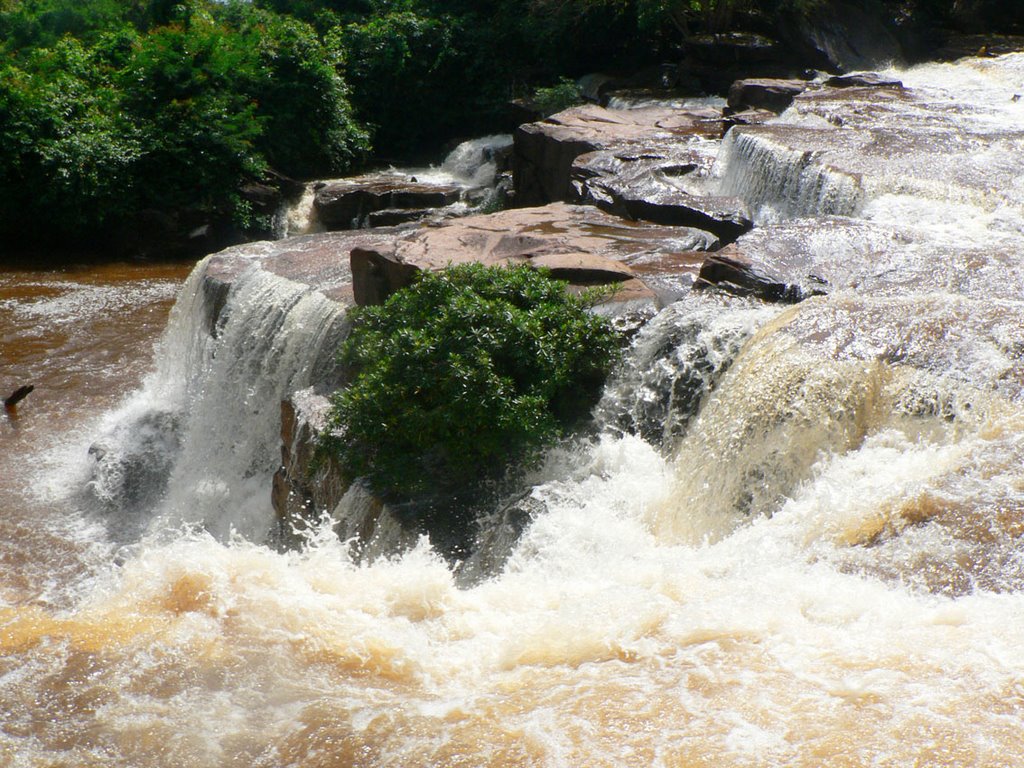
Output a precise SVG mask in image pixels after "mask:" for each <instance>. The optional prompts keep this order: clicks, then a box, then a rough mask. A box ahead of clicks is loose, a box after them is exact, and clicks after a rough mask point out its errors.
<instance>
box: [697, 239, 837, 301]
mask: <svg viewBox="0 0 1024 768" xmlns="http://www.w3.org/2000/svg"><path fill="white" fill-rule="evenodd" d="M810 279H811V280H813V277H811V278H810ZM820 285H821V286H822V288H820V289H807V288H804V287H803V286H801V285H799V284H798V283H787V282H785V281H784V280H782V279H779V278H777V277H775V276H774V275H772V274H770V273H766V272H765V271H763V270H762V269H759V268H758V267H757V266H755V265H754V264H753V262H751V261H750V260H749V259H746V258H744V257H743V255H742V254H741V253H739V252H738V251H737V250H735V249H726V250H724V251H722V252H720V253H716V254H713V255H711V256H709V257H708V258H707V259H705V260H704V263H703V264H702V265H701V268H700V274H699V275H698V276H697V282H696V283H695V284H694V288H697V289H703V288H708V287H715V288H717V289H719V290H722V291H725V292H726V293H731V294H733V295H734V296H750V297H754V298H758V299H761V300H762V301H770V302H776V303H779V304H796V303H797V302H800V301H803V300H804V299H806V298H808V297H809V296H817V295H823V294H824V293H825V290H824V285H825V282H824V281H823V280H822V281H820Z"/></svg>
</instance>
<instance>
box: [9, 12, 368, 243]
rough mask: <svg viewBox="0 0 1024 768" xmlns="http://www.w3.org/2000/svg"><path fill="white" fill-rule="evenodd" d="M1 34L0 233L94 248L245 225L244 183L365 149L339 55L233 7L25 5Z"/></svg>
mask: <svg viewBox="0 0 1024 768" xmlns="http://www.w3.org/2000/svg"><path fill="white" fill-rule="evenodd" d="M168 22H169V23H168ZM0 29H3V30H6V31H8V32H10V33H11V34H10V35H9V36H7V37H6V38H5V39H4V41H3V43H2V44H0V237H4V238H5V239H12V238H15V237H17V236H18V235H19V234H22V233H24V234H26V235H28V234H29V233H31V236H32V237H34V238H40V237H41V238H44V239H45V238H47V237H49V238H50V239H53V240H58V241H60V240H63V241H72V240H73V241H77V242H82V241H88V240H94V241H97V242H99V241H102V240H103V239H104V238H107V237H109V236H110V235H111V233H112V232H114V231H115V230H118V229H119V228H120V229H123V228H124V227H126V226H127V227H130V226H131V225H132V222H134V221H135V220H136V219H138V217H139V216H141V215H143V214H148V213H151V212H156V213H157V214H159V215H166V216H169V217H171V219H172V220H173V219H174V218H175V217H179V216H180V215H182V214H185V217H184V219H183V220H184V221H185V223H186V224H188V223H189V222H202V221H208V222H216V221H223V222H226V221H234V222H235V223H236V224H238V225H242V226H246V225H249V224H251V223H252V218H251V211H250V209H249V206H248V204H247V203H246V202H245V201H244V200H243V199H242V198H241V197H240V196H239V187H240V186H241V184H242V183H243V182H244V181H245V180H248V179H256V178H259V177H260V176H261V174H263V173H264V172H265V171H266V169H267V168H268V167H274V168H275V169H276V170H278V171H281V172H283V173H285V174H290V175H299V176H305V175H315V174H319V173H325V174H336V173H340V172H343V171H344V170H345V169H346V168H347V167H348V166H349V165H350V164H351V163H352V162H353V161H354V160H356V159H357V158H359V157H360V156H361V155H362V154H363V153H365V151H366V149H367V137H366V132H365V131H364V130H363V129H362V128H361V127H360V126H359V125H358V124H357V123H356V122H355V120H354V118H353V116H352V111H351V109H350V107H349V105H348V101H347V97H348V92H347V88H346V85H345V83H344V81H343V76H342V70H343V59H342V56H341V52H340V50H338V49H331V48H330V47H328V46H327V45H325V44H324V42H323V41H322V39H321V38H320V36H319V35H318V34H317V32H316V30H314V29H313V28H312V27H311V26H309V25H308V24H306V23H304V22H302V21H299V20H297V19H293V18H290V17H287V16H280V15H278V14H274V13H272V12H269V11H265V10H259V9H256V8H253V7H252V6H251V4H249V3H247V2H240V1H236V2H230V3H208V2H200V0H191V1H190V2H183V3H182V2H179V3H176V4H173V5H171V4H169V3H166V2H159V1H151V2H141V1H140V2H135V3H131V2H129V3H117V2H113V0H83V1H82V2H70V1H69V0H24V1H23V2H14V3H8V4H7V5H6V6H4V7H3V9H2V10H0ZM189 226H190V225H189Z"/></svg>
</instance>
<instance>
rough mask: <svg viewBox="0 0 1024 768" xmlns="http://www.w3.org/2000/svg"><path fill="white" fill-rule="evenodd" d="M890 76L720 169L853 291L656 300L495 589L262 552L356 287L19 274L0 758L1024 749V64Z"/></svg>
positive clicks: (3, 280)
mask: <svg viewBox="0 0 1024 768" xmlns="http://www.w3.org/2000/svg"><path fill="white" fill-rule="evenodd" d="M888 74H890V75H894V76H897V77H899V78H900V79H901V80H902V81H903V83H904V85H905V86H906V91H905V92H904V91H893V92H892V93H890V92H884V93H882V92H876V93H874V94H872V95H868V96H861V97H859V98H861V101H857V98H858V97H856V96H855V95H842V96H837V95H834V94H832V95H829V94H828V93H826V94H825V95H814V94H811V95H810V97H809V98H806V99H798V100H797V102H796V103H795V104H794V106H793V107H791V108H790V109H789V110H788V111H787V112H786V113H785V114H783V115H782V116H781V117H780V118H779V119H778V120H776V121H773V123H771V124H770V125H768V126H765V127H752V128H745V129H733V131H731V132H730V134H729V135H728V136H727V138H726V139H725V141H724V142H723V145H722V147H721V150H720V152H719V156H718V162H717V165H716V168H715V178H713V179H711V180H710V181H709V183H711V184H714V185H717V186H718V187H719V188H720V190H722V191H726V192H729V193H732V194H739V195H742V196H744V197H745V198H746V199H747V202H748V203H749V204H750V206H751V207H752V209H753V210H755V212H756V213H755V218H756V219H757V221H758V224H759V227H758V229H756V230H755V233H754V235H753V237H755V238H761V241H757V240H756V239H755V240H752V241H750V242H751V243H753V244H754V245H757V244H758V243H759V242H760V245H759V246H758V247H760V248H762V252H772V249H776V252H777V254H781V256H779V258H780V259H781V261H782V262H783V263H784V264H786V265H789V266H791V267H792V268H793V269H794V270H796V272H798V273H800V274H799V275H798V276H801V275H803V276H805V275H804V273H806V272H807V269H811V270H812V271H813V272H814V275H815V279H816V280H818V281H819V282H822V283H823V284H827V286H828V291H827V293H828V295H826V296H816V297H814V298H811V299H808V300H806V301H804V302H802V303H800V304H797V305H795V306H791V307H779V306H771V305H762V304H758V303H755V302H753V301H750V300H746V299H734V298H731V297H726V296H720V295H716V294H713V293H702V294H694V295H693V296H692V297H689V298H686V299H684V300H682V301H680V302H678V303H676V304H674V305H672V306H670V307H669V308H667V309H666V310H664V311H663V312H662V314H661V315H659V316H658V317H656V318H655V319H654V320H653V321H652V322H651V323H649V324H648V325H647V326H646V327H645V329H644V330H643V331H642V332H641V333H640V334H639V335H638V337H637V338H636V340H635V341H634V343H633V347H632V349H631V351H630V354H629V357H628V359H627V360H626V361H625V362H624V364H623V366H622V369H621V370H620V371H618V372H617V373H616V374H615V375H614V376H613V377H612V379H611V380H610V382H609V384H608V387H607V390H606V392H605V394H604V397H603V399H602V402H601V404H600V405H599V407H598V409H597V412H596V419H597V424H598V425H599V429H598V433H597V435H596V436H594V437H592V438H588V439H585V440H581V441H580V442H578V443H576V444H573V445H568V446H561V447H559V448H558V449H557V450H554V451H553V452H552V453H551V455H550V456H549V457H548V458H547V460H546V462H545V464H544V466H543V467H542V468H541V469H539V470H538V471H537V475H536V477H535V478H534V482H535V485H534V486H533V490H532V492H531V495H532V497H533V500H534V501H536V502H537V503H536V505H535V507H534V508H533V509H534V512H533V514H532V517H531V519H530V520H529V522H528V524H527V525H526V527H525V529H524V530H523V532H522V534H521V536H519V538H518V539H517V540H515V541H514V543H513V544H512V545H511V551H510V553H509V554H508V556H507V557H506V558H503V559H502V560H501V561H500V564H499V565H496V566H495V567H494V568H493V569H492V571H491V572H489V573H488V574H486V578H482V579H479V580H478V581H476V582H474V584H473V585H472V586H467V585H466V584H464V583H462V582H460V581H459V580H458V579H457V575H456V572H455V570H454V569H453V566H452V564H451V563H450V562H448V561H446V560H445V559H444V558H442V557H441V556H440V555H438V554H437V553H436V552H435V551H434V550H433V549H432V548H431V545H430V542H429V541H428V540H426V539H421V540H420V541H419V542H418V543H416V544H414V545H413V546H411V548H407V549H406V550H405V551H403V553H402V554H400V555H395V556H393V557H382V558H378V559H376V560H372V559H367V560H359V559H357V558H356V557H355V555H354V554H353V548H352V547H351V546H350V545H349V544H348V543H346V542H343V541H340V540H339V539H338V537H337V536H336V535H335V534H334V533H333V531H332V530H331V529H330V528H329V527H327V526H326V525H325V526H324V527H323V528H321V529H318V530H314V531H312V532H311V533H310V535H309V540H308V542H307V544H306V546H304V547H302V548H295V549H290V550H288V551H281V550H279V549H277V548H274V547H270V546H267V545H266V543H265V542H266V541H267V540H268V539H267V534H268V530H269V529H270V528H271V527H272V525H273V515H272V512H271V510H270V502H269V487H270V476H271V475H272V473H273V471H274V469H275V468H276V465H277V463H278V461H279V454H278V451H279V445H278V443H277V429H278V425H277V423H276V419H277V418H278V414H277V412H276V407H275V406H276V403H277V401H279V400H280V399H281V397H282V396H284V395H285V394H287V393H290V392H294V391H296V390H298V389H301V388H304V387H307V386H309V385H310V382H315V381H317V380H318V379H319V380H324V379H325V378H327V379H329V378H330V376H331V372H330V370H329V367H330V364H331V362H330V360H331V358H330V354H329V351H330V350H331V349H332V348H333V347H334V345H335V344H336V343H337V338H338V337H339V335H340V334H342V333H343V332H344V318H343V317H342V316H341V315H340V314H339V313H338V310H337V305H333V304H330V303H329V302H322V301H320V300H319V299H318V298H316V295H311V294H309V293H307V292H304V291H302V290H300V289H299V288H298V287H297V284H296V283H292V282H290V281H289V280H288V279H286V278H284V277H279V276H273V275H270V274H269V273H266V272H264V271H262V270H260V269H259V268H258V266H255V265H254V266H253V267H252V268H251V269H249V270H248V271H245V272H244V273H242V274H241V275H240V276H239V277H238V278H237V279H236V280H235V281H234V283H233V287H232V289H231V294H230V295H229V296H228V297H227V299H226V303H225V304H224V306H223V307H222V308H221V311H220V312H219V314H216V315H215V316H212V315H211V313H210V312H209V306H208V304H209V302H211V301H213V300H214V299H213V298H211V296H209V295H205V296H204V294H203V292H202V289H201V285H202V279H201V278H202V275H203V271H204V270H208V269H210V268H211V267H210V263H209V262H204V263H203V264H201V265H200V266H199V267H198V269H197V271H196V272H195V273H194V274H193V275H192V277H191V278H189V279H188V281H186V282H184V283H183V282H182V280H183V277H184V274H183V271H182V270H181V269H180V268H176V269H171V268H168V270H167V271H166V273H151V272H145V273H133V272H132V271H131V270H132V269H137V268H129V267H125V268H124V272H117V273H104V274H90V276H89V277H88V278H86V277H84V276H76V275H74V274H63V273H57V272H53V273H42V272H27V271H21V272H19V271H17V270H13V269H12V270H6V271H3V272H0V322H2V323H3V325H2V326H0V341H2V342H3V345H4V347H3V349H2V350H0V363H2V365H3V368H2V369H0V372H2V374H3V375H2V377H0V384H2V386H3V387H4V388H5V389H14V386H15V385H16V384H18V383H21V382H20V381H19V380H18V378H19V376H21V377H29V378H33V379H34V380H36V381H37V382H43V381H45V382H47V384H48V385H49V390H50V392H51V394H47V392H46V391H44V390H45V389H46V388H44V387H42V386H40V387H38V390H39V391H38V392H36V393H34V394H33V395H32V396H30V397H31V398H34V404H33V401H32V400H26V402H25V403H24V404H23V407H22V409H21V414H20V415H19V416H17V417H16V418H15V417H13V416H11V415H8V416H7V417H5V418H6V421H4V422H2V424H0V427H2V431H0V440H2V441H3V443H2V446H3V451H2V454H0V474H2V476H0V494H2V496H0V504H2V505H3V509H2V513H3V519H2V520H0V532H2V533H3V538H4V540H3V542H2V551H0V556H2V563H3V572H2V574H0V764H4V765H11V766H16V767H17V768H28V767H29V766H140V767H148V766H175V767H176V768H178V767H181V766H238V767H239V768H241V767H242V766H245V768H251V767H253V766H266V767H267V768H270V767H275V768H276V767H278V766H366V767H367V768H369V767H370V766H485V765H489V766H550V767H552V768H553V767H555V766H609V767H611V766H615V767H616V768H618V767H620V766H643V767H646V766H679V767H682V766H716V768H717V767H722V766H823V765H824V766H910V765H918V766H968V765H970V766H1020V765H1024V539H1022V536H1024V325H1022V323H1021V318H1022V316H1024V293H1022V289H1024V270H1022V266H1021V265H1022V264H1024V128H1022V126H1024V102H1022V101H1021V99H1020V94H1021V93H1024V55H1021V54H1013V55H1008V56H1003V57H999V58H993V59H977V60H967V61H964V62H961V63H959V64H956V65H926V66H921V67H918V68H914V69H910V70H907V71H902V72H894V73H888ZM823 93H824V92H823ZM750 247H753V246H750ZM787 259H788V261H787ZM808 260H809V262H810V263H812V264H813V267H810V268H805V267H804V266H801V265H804V264H806V263H808ZM793 265H796V266H793ZM179 286H180V292H179V294H178V299H177V303H176V305H175V307H174V309H173V310H172V311H171V313H170V320H169V321H168V324H167V330H166V332H165V333H164V335H163V336H162V337H160V338H159V339H157V334H158V329H159V328H160V327H162V325H163V322H164V317H166V315H167V312H168V306H169V300H170V297H171V296H172V295H173V294H174V293H175V292H176V291H178V290H179ZM204 302H206V303H207V304H206V305H204ZM114 315H117V317H118V320H119V323H118V324H115V322H114V321H113V320H112V319H111V318H112V317H113V316H114ZM211 317H213V326H212V327H211V325H210V322H211V320H210V318H211ZM124 322H130V323H132V324H133V331H132V332H131V334H130V335H129V336H127V337H125V336H124V335H123V334H122V336H118V335H117V332H116V331H115V328H117V327H120V325H123V323H124ZM204 323H206V325H205V326H204ZM97 338H98V339H101V340H102V339H105V340H106V341H105V342H104V343H105V344H106V346H105V347H103V346H102V345H101V348H94V347H93V344H92V341H91V340H95V339H97ZM87 339H88V340H87ZM154 343H155V344H156V346H155V349H154V350H153V351H152V352H151V351H150V350H151V348H152V347H153V344H154ZM57 358H59V361H57V362H55V360H56V359H57ZM147 366H149V367H150V370H149V372H148V373H145V371H146V368H147ZM33 409H34V410H33Z"/></svg>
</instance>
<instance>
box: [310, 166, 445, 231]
mask: <svg viewBox="0 0 1024 768" xmlns="http://www.w3.org/2000/svg"><path fill="white" fill-rule="evenodd" d="M461 196H462V188H461V187H459V186H457V185H455V184H427V183H423V182H420V181H417V180H415V179H414V178H413V177H400V176H397V175H383V176H382V175H379V174H370V175H367V176H354V177H352V178H350V179H341V180H338V181H331V182H327V183H325V184H323V186H321V187H320V188H319V189H317V191H316V197H315V198H314V202H313V207H314V210H315V212H316V216H317V219H318V220H319V221H320V223H321V224H323V226H324V227H325V228H326V229H329V230H334V229H357V228H359V227H360V226H362V225H363V224H365V223H366V222H367V220H368V218H369V217H371V216H373V215H374V214H375V213H377V212H381V211H395V210H401V211H412V212H415V216H414V217H417V216H424V215H427V214H429V213H431V212H433V211H434V210H435V209H437V208H442V207H444V206H447V205H451V204H452V203H457V202H458V201H459V199H460V198H461ZM380 218H381V217H380V216H378V219H380ZM395 218H396V217H395V216H394V215H392V216H390V217H387V222H388V223H395Z"/></svg>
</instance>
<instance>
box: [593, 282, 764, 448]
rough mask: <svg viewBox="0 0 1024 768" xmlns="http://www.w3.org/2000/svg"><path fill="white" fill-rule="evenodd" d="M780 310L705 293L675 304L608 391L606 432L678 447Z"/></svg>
mask: <svg viewBox="0 0 1024 768" xmlns="http://www.w3.org/2000/svg"><path fill="white" fill-rule="evenodd" d="M777 312H778V310H777V309H775V308H774V307H765V306H761V305H757V304H754V303H749V304H748V303H746V302H726V301H723V300H721V299H719V298H718V297H715V296H707V295H701V294H696V295H694V296H693V297H691V298H690V299H688V300H687V301H680V302H677V303H675V304H672V305H670V306H669V307H668V308H667V309H665V310H664V311H663V312H661V313H660V314H659V315H657V316H656V317H655V318H654V319H653V320H652V321H651V322H650V323H648V324H647V325H646V326H645V327H644V328H643V329H642V330H641V331H640V333H639V335H638V337H637V338H636V340H635V341H634V342H633V344H632V345H631V348H630V351H629V354H628V356H627V358H626V360H625V362H624V364H623V365H622V366H621V368H620V370H619V371H617V372H616V374H615V375H614V376H613V378H612V379H611V381H609V383H608V385H607V386H606V387H605V391H604V395H603V397H602V399H601V402H600V403H599V405H598V408H597V412H596V415H597V420H598V423H599V424H600V425H601V428H602V430H603V431H608V432H612V433H618V434H637V435H640V436H641V437H642V438H644V439H645V440H647V441H648V442H649V443H651V444H652V445H654V446H657V447H660V448H661V449H662V450H664V451H666V452H667V451H671V450H673V449H674V448H675V447H676V445H677V443H678V441H679V438H680V437H682V435H683V434H684V432H685V430H686V427H687V425H688V424H689V423H690V421H691V419H692V418H693V417H694V416H695V415H696V414H697V411H698V409H699V408H700V406H701V404H702V402H703V401H704V398H705V397H706V396H707V394H708V393H709V392H710V391H711V389H712V388H713V387H714V385H715V384H716V383H717V381H718V380H719V379H720V378H721V376H722V374H723V373H724V372H725V371H726V370H727V369H728V367H729V365H730V364H731V363H732V360H733V358H734V357H735V356H736V354H737V353H738V352H739V350H740V348H741V347H742V346H743V344H744V342H746V340H747V339H748V338H749V337H750V336H751V335H752V334H753V333H754V331H755V330H757V328H758V327H759V326H760V325H762V324H764V323H766V322H768V320H769V319H771V317H772V316H773V315H774V314H776V313H777Z"/></svg>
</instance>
